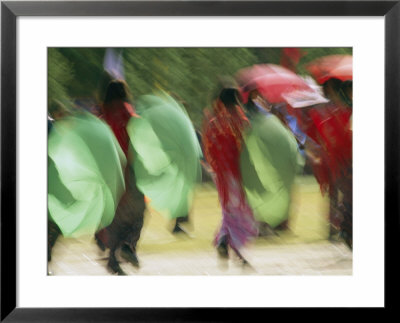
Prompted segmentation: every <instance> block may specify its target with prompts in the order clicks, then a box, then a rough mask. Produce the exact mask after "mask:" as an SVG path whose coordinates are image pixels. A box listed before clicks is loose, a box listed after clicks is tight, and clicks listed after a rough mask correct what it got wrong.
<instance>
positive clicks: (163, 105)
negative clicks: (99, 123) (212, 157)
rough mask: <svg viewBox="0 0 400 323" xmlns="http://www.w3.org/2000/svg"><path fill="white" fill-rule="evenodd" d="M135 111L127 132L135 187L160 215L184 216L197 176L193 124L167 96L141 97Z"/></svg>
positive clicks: (196, 149)
mask: <svg viewBox="0 0 400 323" xmlns="http://www.w3.org/2000/svg"><path fill="white" fill-rule="evenodd" d="M136 108H137V112H138V113H139V115H140V118H134V119H131V121H130V122H129V124H128V126H127V130H128V134H129V136H130V139H131V142H132V146H133V148H134V151H135V158H134V161H133V167H134V170H135V176H136V183H137V186H138V188H139V189H140V190H141V191H142V192H143V194H145V195H146V196H147V197H148V198H149V199H150V200H151V205H152V207H153V208H155V209H156V210H158V211H160V212H161V213H163V214H164V215H166V216H168V217H169V218H176V217H180V216H185V215H187V213H188V211H189V207H190V202H191V195H192V193H193V190H194V185H195V184H196V182H197V181H199V180H200V176H201V168H200V158H201V148H200V145H199V142H198V140H197V136H196V133H195V130H194V128H193V125H192V123H191V121H190V119H189V117H188V116H187V114H186V112H185V111H184V110H183V107H181V106H180V105H179V104H178V103H176V102H175V101H174V100H173V99H172V98H171V97H169V96H167V95H160V96H156V95H145V96H142V97H140V98H139V100H138V101H137V104H136Z"/></svg>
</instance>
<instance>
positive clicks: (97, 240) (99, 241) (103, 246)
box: [94, 233, 106, 251]
mask: <svg viewBox="0 0 400 323" xmlns="http://www.w3.org/2000/svg"><path fill="white" fill-rule="evenodd" d="M94 239H95V240H96V244H97V246H98V247H99V248H100V249H101V251H106V245H105V244H104V243H103V241H101V239H100V237H99V235H98V233H96V234H95V235H94Z"/></svg>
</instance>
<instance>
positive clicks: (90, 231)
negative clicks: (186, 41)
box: [48, 48, 353, 275]
mask: <svg viewBox="0 0 400 323" xmlns="http://www.w3.org/2000/svg"><path fill="white" fill-rule="evenodd" d="M301 55H302V52H301V50H300V49H297V48H285V49H283V51H282V57H281V61H280V65H275V64H257V65H253V66H248V67H246V68H242V69H240V70H238V71H237V73H236V74H234V75H223V76H217V75H216V77H217V78H218V86H217V88H216V89H215V91H214V92H213V93H210V96H211V97H212V99H211V100H210V102H209V106H208V107H206V108H205V109H204V110H203V124H202V126H201V127H198V128H196V127H195V126H194V125H193V123H192V122H191V119H190V118H189V115H188V113H187V109H186V107H187V106H188V105H190V102H185V101H184V100H183V99H182V98H181V97H180V96H179V94H178V93H176V92H167V91H163V90H162V89H157V91H155V92H154V93H151V94H148V95H141V96H139V97H135V95H134V93H135V89H134V88H131V89H130V88H128V85H127V83H126V81H125V80H124V78H125V76H124V66H123V65H124V64H123V59H122V55H121V54H118V53H117V52H116V51H114V50H113V49H107V51H106V54H105V57H104V66H103V67H104V75H103V78H102V80H101V82H100V83H101V86H100V89H99V91H98V94H97V95H96V96H95V97H93V98H85V99H76V100H74V101H73V103H72V104H65V102H62V101H61V100H57V99H54V98H52V99H51V100H50V101H49V105H48V260H49V261H51V252H52V248H53V246H54V244H55V243H56V240H57V237H58V236H59V235H63V236H65V237H79V236H82V235H90V236H92V237H93V238H94V239H95V241H96V243H97V245H98V247H99V248H100V249H101V250H103V251H104V250H109V257H108V263H107V268H108V270H109V271H110V272H111V273H113V274H118V275H124V274H125V273H124V271H123V270H122V268H121V267H120V264H119V260H118V259H119V258H118V257H117V251H118V254H119V255H120V256H121V257H122V258H123V259H125V260H126V261H128V262H129V263H131V264H132V265H133V266H135V267H139V266H140V263H139V258H138V252H137V243H138V241H139V239H140V235H141V231H142V228H143V222H144V214H145V211H146V208H152V209H153V210H156V211H159V212H161V213H162V214H164V215H165V216H166V217H168V218H169V219H170V220H171V221H172V222H173V227H172V230H171V231H172V232H171V233H172V234H184V235H186V234H189V233H188V232H187V230H186V229H185V227H184V226H183V223H185V222H189V221H190V213H191V209H192V202H193V195H194V190H195V187H196V184H197V183H199V182H201V181H206V180H209V181H212V182H213V183H214V184H215V187H216V189H217V192H218V196H219V201H220V205H221V210H222V221H221V225H220V227H219V228H218V230H217V232H216V235H215V239H214V242H213V243H214V246H215V248H216V252H217V255H218V257H220V259H225V260H226V259H229V258H230V257H236V258H238V259H239V260H240V261H241V262H242V263H243V265H244V266H247V265H250V264H249V263H248V261H247V259H246V258H245V256H244V253H243V250H244V248H245V247H246V246H247V244H248V243H250V242H251V241H252V240H253V239H255V238H257V237H260V236H268V235H271V234H272V235H273V234H275V232H276V231H277V230H287V229H288V220H289V211H290V206H291V191H292V187H293V184H294V180H295V177H296V175H298V174H310V175H313V176H315V178H316V180H317V181H318V183H319V185H320V189H321V194H327V195H328V196H329V201H330V208H329V224H330V230H329V239H330V240H342V241H344V242H345V243H346V244H347V245H348V246H349V248H352V236H353V235H352V231H353V228H352V223H353V219H352V79H353V77H352V73H353V72H352V56H351V55H329V56H323V57H319V58H317V59H315V60H314V61H312V62H309V63H308V64H307V66H306V69H307V71H308V75H307V76H300V75H298V74H296V65H297V64H298V62H299V60H300V57H301Z"/></svg>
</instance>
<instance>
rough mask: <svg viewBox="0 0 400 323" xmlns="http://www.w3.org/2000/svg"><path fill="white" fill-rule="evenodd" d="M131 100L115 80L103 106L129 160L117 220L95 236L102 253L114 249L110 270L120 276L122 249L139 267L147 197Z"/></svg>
mask: <svg viewBox="0 0 400 323" xmlns="http://www.w3.org/2000/svg"><path fill="white" fill-rule="evenodd" d="M129 99H130V94H129V90H128V87H127V85H126V83H125V82H124V81H119V80H113V81H111V82H110V83H109V84H108V87H107V90H106V94H105V98H104V103H103V106H102V112H103V114H102V118H103V119H104V120H105V121H106V123H107V124H108V125H109V126H110V127H111V129H112V131H113V133H114V135H115V137H116V138H117V140H118V143H119V144H120V146H121V148H122V150H123V152H124V153H125V156H126V158H127V161H128V163H127V166H126V168H125V186H126V191H125V193H124V194H123V196H122V198H121V200H120V202H119V204H118V207H117V210H116V212H115V217H114V220H113V222H112V223H111V224H110V225H109V226H108V227H107V228H105V229H103V230H102V231H100V232H98V233H96V235H95V238H96V241H97V244H98V246H99V247H100V248H101V249H102V250H105V248H106V247H108V248H109V249H110V255H109V260H108V264H107V267H108V269H109V270H110V271H111V272H112V273H116V274H118V275H125V273H124V271H123V270H122V269H121V267H120V265H119V263H118V261H117V259H116V255H115V252H116V251H117V249H119V248H120V250H121V257H122V258H124V259H125V260H127V261H128V262H130V263H131V264H132V265H133V266H135V267H139V260H138V258H137V254H136V244H137V242H138V240H139V238H140V233H141V230H142V227H143V218H144V212H145V208H146V206H145V201H144V195H143V193H142V192H140V191H139V189H138V188H137V186H136V179H135V173H134V170H133V168H132V166H131V165H132V160H133V158H134V156H133V155H132V150H131V149H130V148H129V146H130V140H129V136H128V133H127V130H126V126H127V123H128V121H129V120H130V119H131V118H137V117H138V115H137V114H136V113H135V111H134V109H133V106H132V105H131V104H130V103H129Z"/></svg>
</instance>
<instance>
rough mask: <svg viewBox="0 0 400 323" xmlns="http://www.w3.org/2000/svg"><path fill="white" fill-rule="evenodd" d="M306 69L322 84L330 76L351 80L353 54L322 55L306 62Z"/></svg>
mask: <svg viewBox="0 0 400 323" xmlns="http://www.w3.org/2000/svg"><path fill="white" fill-rule="evenodd" d="M306 69H307V70H308V71H309V72H310V74H311V75H312V76H313V77H314V78H315V79H316V80H317V82H318V83H319V84H323V83H325V82H326V81H328V80H329V79H331V78H336V79H339V80H341V81H351V80H353V56H352V55H330V56H324V57H321V58H318V59H316V60H314V61H312V62H310V63H308V64H307V65H306Z"/></svg>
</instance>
